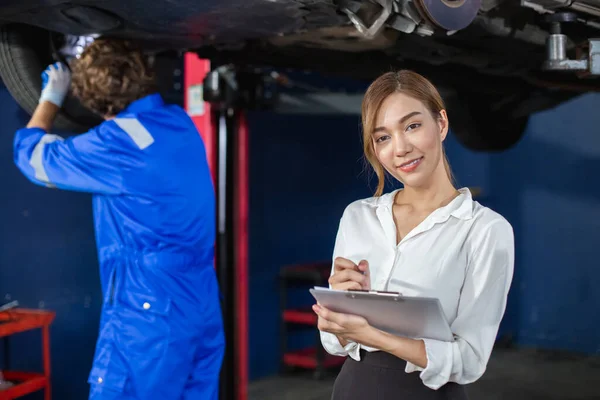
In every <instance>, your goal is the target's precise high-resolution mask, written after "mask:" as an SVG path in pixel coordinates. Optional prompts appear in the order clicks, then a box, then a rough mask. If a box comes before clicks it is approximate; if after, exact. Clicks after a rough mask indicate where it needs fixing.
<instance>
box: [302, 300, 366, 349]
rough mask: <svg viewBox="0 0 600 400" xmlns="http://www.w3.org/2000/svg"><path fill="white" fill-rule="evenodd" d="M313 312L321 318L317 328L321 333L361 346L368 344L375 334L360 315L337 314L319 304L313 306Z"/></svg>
mask: <svg viewBox="0 0 600 400" xmlns="http://www.w3.org/2000/svg"><path fill="white" fill-rule="evenodd" d="M313 311H314V312H315V314H317V315H318V317H319V319H318V324H317V327H318V328H319V330H320V331H323V332H329V333H333V334H334V335H336V336H339V337H342V338H344V339H346V340H349V341H353V342H355V343H361V344H366V343H365V342H368V341H369V338H370V337H371V335H372V334H373V327H372V326H371V325H369V323H368V322H367V320H366V319H364V318H363V317H359V316H358V315H352V314H342V313H337V312H334V311H331V310H329V309H327V308H325V307H323V306H321V305H319V304H315V305H313Z"/></svg>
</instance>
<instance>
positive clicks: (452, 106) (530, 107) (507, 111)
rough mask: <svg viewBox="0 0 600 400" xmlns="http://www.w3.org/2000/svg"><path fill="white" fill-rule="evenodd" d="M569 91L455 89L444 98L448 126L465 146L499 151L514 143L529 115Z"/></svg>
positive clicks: (567, 96) (554, 103)
mask: <svg viewBox="0 0 600 400" xmlns="http://www.w3.org/2000/svg"><path fill="white" fill-rule="evenodd" d="M578 95H579V93H577V92H569V91H559V92H556V91H552V92H551V91H548V90H538V91H534V90H533V89H531V88H529V89H528V91H527V94H526V93H516V94H515V93H513V94H510V95H499V94H496V95H489V94H481V93H473V92H459V93H458V94H455V95H452V96H450V98H449V99H448V100H447V103H448V104H447V106H448V119H449V120H450V128H451V130H452V133H453V134H454V135H455V136H456V138H457V139H458V141H459V142H460V143H461V144H462V145H463V146H465V147H466V148H468V149H470V150H473V151H479V152H500V151H504V150H508V149H510V148H511V147H513V146H514V145H516V144H517V143H518V142H519V141H520V140H521V138H522V137H523V134H524V133H525V130H526V128H527V123H528V121H529V116H530V115H532V114H534V113H536V112H539V111H544V110H548V109H551V108H553V107H556V106H558V105H559V104H560V103H562V102H564V101H567V100H569V99H571V98H573V97H575V96H578Z"/></svg>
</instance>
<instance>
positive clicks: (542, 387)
mask: <svg viewBox="0 0 600 400" xmlns="http://www.w3.org/2000/svg"><path fill="white" fill-rule="evenodd" d="M333 375H334V374H332V377H330V378H328V379H324V380H322V381H317V380H313V379H311V375H310V374H302V373H298V374H290V375H287V376H285V377H283V376H282V377H274V378H268V379H264V380H260V381H257V382H253V383H252V384H251V385H250V388H249V400H265V399H278V400H329V397H330V395H331V387H332V384H333V379H334V376H333ZM468 392H469V397H470V399H471V400H478V399H486V400H505V399H506V400H559V399H560V400H600V356H590V357H586V356H580V355H572V354H565V353H557V352H547V351H535V350H505V349H502V350H500V349H498V350H495V351H494V354H493V355H492V359H491V360H490V363H489V365H488V371H487V372H486V374H485V375H484V376H483V377H482V378H481V379H480V380H479V381H478V382H476V383H474V384H472V385H470V386H469V389H468Z"/></svg>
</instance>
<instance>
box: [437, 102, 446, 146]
mask: <svg viewBox="0 0 600 400" xmlns="http://www.w3.org/2000/svg"><path fill="white" fill-rule="evenodd" d="M438 126H439V127H440V138H441V140H442V142H443V141H444V140H446V136H447V135H448V128H449V124H448V114H447V113H446V110H442V111H440V115H439V117H438Z"/></svg>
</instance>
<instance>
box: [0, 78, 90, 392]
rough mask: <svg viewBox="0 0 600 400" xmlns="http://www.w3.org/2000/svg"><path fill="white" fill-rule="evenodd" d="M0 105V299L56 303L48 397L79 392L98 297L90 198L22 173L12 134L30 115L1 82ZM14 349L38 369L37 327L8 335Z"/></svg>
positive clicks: (83, 387)
mask: <svg viewBox="0 0 600 400" xmlns="http://www.w3.org/2000/svg"><path fill="white" fill-rule="evenodd" d="M0 105H2V111H1V117H0V120H1V121H2V128H1V132H0V133H1V134H0V182H2V191H1V194H0V221H1V223H0V249H1V250H0V304H4V303H5V302H7V301H8V300H9V298H10V299H12V300H18V301H19V303H20V304H21V305H22V306H25V307H32V308H37V307H40V306H41V307H43V308H47V309H51V310H54V311H56V313H57V317H56V319H55V322H54V324H53V326H52V328H51V351H52V357H53V358H52V373H53V384H54V390H53V398H55V399H84V398H87V391H88V385H87V375H88V372H89V368H90V366H91V360H92V357H93V352H94V344H95V340H96V335H97V328H98V322H99V313H100V304H101V296H100V288H99V278H98V267H97V259H96V253H95V247H94V246H95V244H94V235H93V226H92V213H91V199H90V197H89V196H88V195H85V194H78V193H68V192H62V191H57V190H51V189H46V188H41V187H37V186H35V185H33V184H31V183H29V181H27V180H26V179H25V178H24V177H23V176H22V175H21V174H20V172H19V171H18V170H17V168H16V167H15V166H14V164H13V161H12V160H13V156H12V137H13V134H14V132H15V130H16V129H18V128H19V127H22V126H23V125H24V124H26V123H27V121H28V116H27V115H26V114H25V113H24V112H23V111H21V109H20V108H19V107H18V106H17V105H16V104H15V103H14V101H13V100H12V98H11V97H10V95H9V94H8V93H7V91H6V89H4V87H2V88H0ZM1 348H2V347H0V349H1ZM11 349H12V350H11V354H12V368H13V369H18V370H26V371H28V370H31V371H36V370H38V371H41V370H42V364H41V335H40V333H39V330H38V331H33V332H27V333H23V334H20V335H16V336H14V337H12V338H11ZM0 360H3V358H0ZM28 398H31V399H35V398H41V397H40V396H39V395H38V396H36V395H34V396H30V397H28Z"/></svg>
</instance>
